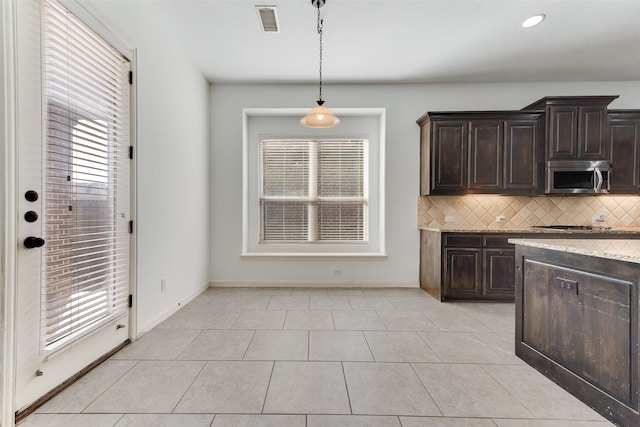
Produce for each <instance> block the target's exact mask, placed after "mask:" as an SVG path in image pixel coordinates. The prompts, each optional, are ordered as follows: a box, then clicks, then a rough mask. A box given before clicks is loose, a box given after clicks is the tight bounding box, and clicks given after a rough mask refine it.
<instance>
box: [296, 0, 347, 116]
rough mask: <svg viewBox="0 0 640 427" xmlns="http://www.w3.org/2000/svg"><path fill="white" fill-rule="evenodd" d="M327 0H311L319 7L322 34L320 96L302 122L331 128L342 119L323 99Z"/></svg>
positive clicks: (319, 23)
mask: <svg viewBox="0 0 640 427" xmlns="http://www.w3.org/2000/svg"><path fill="white" fill-rule="evenodd" d="M325 2H326V0H311V4H312V5H313V7H315V8H317V9H318V35H319V36H320V85H319V86H320V96H319V98H318V101H317V103H318V105H317V106H316V107H313V108H312V109H311V111H309V112H308V113H307V115H306V116H304V117H303V118H302V119H300V123H301V124H303V125H304V126H306V127H310V128H330V127H333V126H335V125H337V124H338V123H340V119H339V118H337V117H336V116H334V115H333V113H332V112H331V110H329V109H328V108H327V107H325V106H324V105H323V104H324V101H323V100H322V24H323V20H322V19H321V18H320V8H321V7H322V6H324V4H325Z"/></svg>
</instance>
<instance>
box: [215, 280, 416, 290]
mask: <svg viewBox="0 0 640 427" xmlns="http://www.w3.org/2000/svg"><path fill="white" fill-rule="evenodd" d="M209 286H210V287H212V288H420V284H419V283H417V282H416V283H413V282H411V283H409V282H406V283H402V282H395V283H389V282H341V283H335V282H333V283H332V282H300V281H295V282H294V281H291V282H287V281H281V280H280V281H264V280H261V281H259V282H254V281H244V280H238V281H233V280H224V281H222V280H212V281H211V282H209Z"/></svg>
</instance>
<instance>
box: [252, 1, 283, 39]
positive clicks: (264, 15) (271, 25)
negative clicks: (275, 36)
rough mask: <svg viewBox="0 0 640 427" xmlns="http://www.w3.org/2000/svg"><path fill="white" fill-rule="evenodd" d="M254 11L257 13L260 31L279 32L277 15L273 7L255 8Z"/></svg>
mask: <svg viewBox="0 0 640 427" xmlns="http://www.w3.org/2000/svg"><path fill="white" fill-rule="evenodd" d="M256 10H257V11H258V17H259V18H260V25H261V26H262V31H264V32H265V33H279V32H280V27H279V26H278V14H277V12H276V7H275V6H256Z"/></svg>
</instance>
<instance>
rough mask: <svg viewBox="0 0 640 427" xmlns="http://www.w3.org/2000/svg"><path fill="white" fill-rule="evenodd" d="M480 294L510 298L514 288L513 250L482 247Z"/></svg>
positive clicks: (512, 295)
mask: <svg viewBox="0 0 640 427" xmlns="http://www.w3.org/2000/svg"><path fill="white" fill-rule="evenodd" d="M482 252H483V258H484V260H483V261H484V282H483V286H482V295H483V296H486V297H496V298H504V299H511V300H513V298H514V290H515V250H514V249H484V250H483V251H482Z"/></svg>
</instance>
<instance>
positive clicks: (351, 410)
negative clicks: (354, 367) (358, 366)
mask: <svg viewBox="0 0 640 427" xmlns="http://www.w3.org/2000/svg"><path fill="white" fill-rule="evenodd" d="M340 369H342V380H343V381H344V389H345V390H346V392H347V402H349V413H350V414H351V415H353V406H351V395H350V394H349V384H348V383H347V375H346V374H345V373H344V362H343V361H340Z"/></svg>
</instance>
